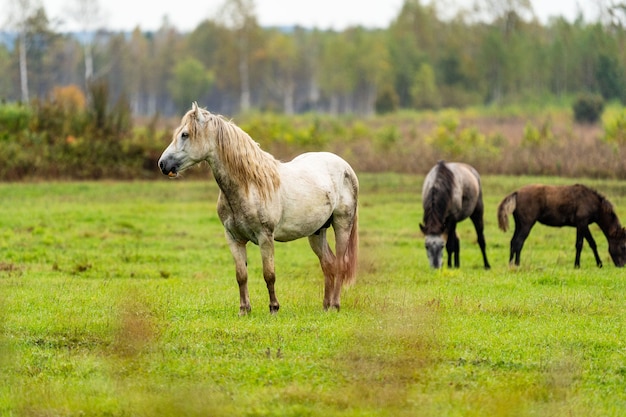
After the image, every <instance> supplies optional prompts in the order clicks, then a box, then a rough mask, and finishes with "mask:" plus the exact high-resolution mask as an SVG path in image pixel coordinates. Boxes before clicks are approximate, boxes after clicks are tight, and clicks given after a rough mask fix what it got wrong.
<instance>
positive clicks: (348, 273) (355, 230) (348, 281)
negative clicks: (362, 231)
mask: <svg viewBox="0 0 626 417" xmlns="http://www.w3.org/2000/svg"><path fill="white" fill-rule="evenodd" d="M344 256H345V258H344V259H345V263H344V266H345V270H344V271H343V272H344V273H343V274H342V276H343V282H342V284H343V285H352V284H354V282H355V281H356V267H357V262H358V258H359V214H358V209H355V211H354V219H353V222H352V230H350V238H349V239H348V247H347V248H346V253H345V255H344Z"/></svg>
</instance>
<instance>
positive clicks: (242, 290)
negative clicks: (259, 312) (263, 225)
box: [226, 233, 251, 316]
mask: <svg viewBox="0 0 626 417" xmlns="http://www.w3.org/2000/svg"><path fill="white" fill-rule="evenodd" d="M226 239H227V240H228V246H229V248H230V253H231V254H232V255H233V259H234V261H235V275H236V277H237V284H239V315H240V316H244V315H246V314H248V313H249V312H250V310H251V307H250V295H249V294H248V265H247V258H248V254H247V250H246V244H245V243H241V242H236V241H235V240H233V239H232V238H231V237H230V235H229V234H228V233H226Z"/></svg>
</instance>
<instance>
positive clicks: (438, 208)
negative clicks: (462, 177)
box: [424, 161, 454, 234]
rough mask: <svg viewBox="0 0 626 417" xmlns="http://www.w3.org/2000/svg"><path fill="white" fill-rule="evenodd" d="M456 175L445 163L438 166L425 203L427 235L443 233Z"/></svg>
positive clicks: (441, 162)
mask: <svg viewBox="0 0 626 417" xmlns="http://www.w3.org/2000/svg"><path fill="white" fill-rule="evenodd" d="M453 188H454V174H453V173H452V171H450V169H449V168H448V167H447V166H446V164H445V162H443V161H440V162H439V163H438V164H437V174H436V176H435V181H434V182H433V184H432V186H431V187H430V189H429V190H428V193H427V194H426V200H425V201H424V229H425V233H426V234H431V233H432V234H439V233H443V229H444V226H445V215H446V212H447V210H448V204H449V203H450V200H451V199H452V191H453Z"/></svg>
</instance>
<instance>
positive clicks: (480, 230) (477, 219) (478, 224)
mask: <svg viewBox="0 0 626 417" xmlns="http://www.w3.org/2000/svg"><path fill="white" fill-rule="evenodd" d="M470 218H471V220H472V222H473V223H474V228H475V229H476V237H477V239H478V246H479V247H480V251H481V252H482V254H483V264H484V265H485V269H490V268H491V266H490V265H489V261H488V260H487V244H486V242H485V233H484V224H483V215H482V213H480V214H478V213H477V214H475V215H474V216H472V217H470Z"/></svg>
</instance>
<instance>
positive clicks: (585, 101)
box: [573, 94, 604, 123]
mask: <svg viewBox="0 0 626 417" xmlns="http://www.w3.org/2000/svg"><path fill="white" fill-rule="evenodd" d="M573 109H574V120H576V121H577V122H578V123H596V122H597V121H598V120H600V116H602V111H603V110H604V99H603V98H602V96H600V95H598V94H585V95H581V96H579V97H578V98H577V99H576V101H575V102H574V106H573Z"/></svg>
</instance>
